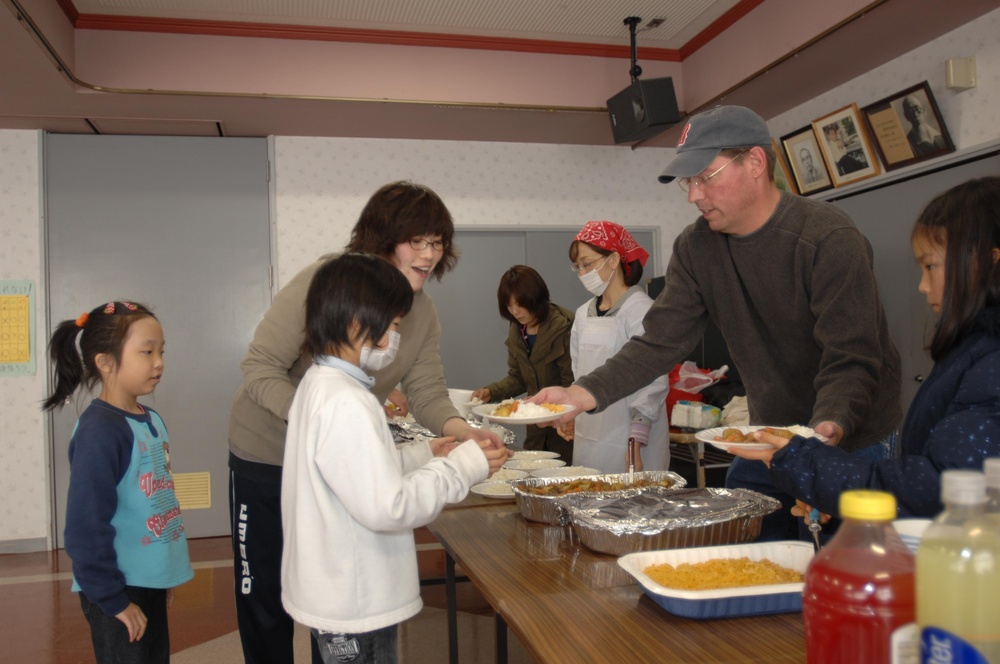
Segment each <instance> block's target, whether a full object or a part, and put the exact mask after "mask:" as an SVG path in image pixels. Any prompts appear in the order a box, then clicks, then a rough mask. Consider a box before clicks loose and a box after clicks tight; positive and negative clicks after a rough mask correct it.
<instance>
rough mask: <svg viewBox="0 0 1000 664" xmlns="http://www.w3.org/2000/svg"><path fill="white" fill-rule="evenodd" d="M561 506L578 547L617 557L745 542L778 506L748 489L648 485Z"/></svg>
mask: <svg viewBox="0 0 1000 664" xmlns="http://www.w3.org/2000/svg"><path fill="white" fill-rule="evenodd" d="M560 506H561V507H562V509H564V510H565V511H566V513H567V515H568V516H569V519H570V522H571V523H572V525H573V530H574V532H576V534H577V536H578V538H579V539H580V543H581V544H583V545H584V546H586V547H587V548H589V549H592V550H594V551H597V552H599V553H608V554H611V555H615V556H621V555H624V554H627V553H633V552H636V551H656V550H659V549H682V548H688V547H696V546H716V545H720V544H741V543H744V542H750V541H752V540H754V539H756V538H757V536H758V535H759V534H760V527H761V521H762V520H763V518H764V516H765V515H767V514H770V513H771V512H774V511H775V510H777V509H779V508H780V507H781V503H779V502H778V501H777V500H775V499H773V498H770V497H768V496H765V495H763V494H760V493H757V492H755V491H750V490H747V489H720V488H707V489H687V488H684V489H659V488H656V487H651V488H644V489H638V490H636V491H635V492H632V493H630V494H629V495H627V496H567V497H565V498H563V499H562V501H561V502H560Z"/></svg>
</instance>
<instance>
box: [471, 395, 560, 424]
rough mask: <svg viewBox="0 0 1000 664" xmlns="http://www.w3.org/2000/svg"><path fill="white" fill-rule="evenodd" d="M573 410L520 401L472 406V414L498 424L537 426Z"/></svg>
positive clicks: (552, 404)
mask: <svg viewBox="0 0 1000 664" xmlns="http://www.w3.org/2000/svg"><path fill="white" fill-rule="evenodd" d="M571 410H573V406H569V405H564V404H558V403H528V402H527V401H522V400H521V399H507V400H506V401H501V402H500V403H484V404H482V405H481V406H473V408H472V412H473V413H475V414H476V415H478V416H479V417H482V418H485V419H488V420H490V421H491V422H499V423H500V424H538V423H540V422H551V421H553V420H558V419H559V418H560V417H562V416H563V415H564V414H566V413H568V412H570V411H571Z"/></svg>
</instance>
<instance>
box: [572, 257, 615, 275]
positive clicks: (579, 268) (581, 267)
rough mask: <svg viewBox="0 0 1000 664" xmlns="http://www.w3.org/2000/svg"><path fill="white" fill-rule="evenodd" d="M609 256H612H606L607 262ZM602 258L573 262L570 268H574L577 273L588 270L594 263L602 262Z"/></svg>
mask: <svg viewBox="0 0 1000 664" xmlns="http://www.w3.org/2000/svg"><path fill="white" fill-rule="evenodd" d="M608 258H610V256H605V257H604V262H605V263H606V262H607V261H608ZM600 260H601V259H600V258H595V259H594V260H592V261H587V262H586V263H573V264H571V265H570V266H569V269H571V270H573V271H574V272H576V273H577V274H579V273H581V272H587V271H589V270H590V266H591V265H593V264H594V263H598V262H600ZM601 267H604V266H603V265H602V266H601Z"/></svg>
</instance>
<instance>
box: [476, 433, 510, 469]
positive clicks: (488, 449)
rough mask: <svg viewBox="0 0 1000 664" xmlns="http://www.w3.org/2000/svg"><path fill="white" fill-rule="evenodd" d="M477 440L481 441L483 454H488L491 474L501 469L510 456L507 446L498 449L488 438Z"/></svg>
mask: <svg viewBox="0 0 1000 664" xmlns="http://www.w3.org/2000/svg"><path fill="white" fill-rule="evenodd" d="M477 442H478V443H479V449H481V450H482V451H483V454H484V455H486V461H487V462H489V464H490V475H492V474H493V473H495V472H497V471H498V470H500V469H501V468H502V467H503V465H504V464H505V463H507V459H509V458H510V452H509V451H508V450H507V448H504V449H502V450H501V449H497V448H496V446H494V445H493V444H492V443H490V441H488V440H480V441H477Z"/></svg>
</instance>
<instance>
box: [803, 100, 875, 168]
mask: <svg viewBox="0 0 1000 664" xmlns="http://www.w3.org/2000/svg"><path fill="white" fill-rule="evenodd" d="M812 128H813V132H815V134H816V140H817V142H818V143H819V149H820V151H821V152H822V153H823V159H824V160H825V161H826V167H827V170H828V171H829V173H830V179H831V180H833V186H834V187H842V186H844V185H846V184H852V183H854V182H857V181H859V180H864V179H865V178H870V177H872V176H873V175H878V174H879V173H881V172H882V170H881V169H880V168H879V165H878V160H877V159H876V158H875V153H874V152H873V151H872V146H871V142H869V140H868V133H867V132H866V131H865V127H864V124H863V123H862V120H861V113H860V112H859V111H858V105H857V104H851V105H850V106H845V107H844V108H842V109H840V110H837V111H834V112H833V113H830V114H829V115H825V116H823V117H821V118H819V119H816V120H813V122H812Z"/></svg>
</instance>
